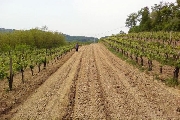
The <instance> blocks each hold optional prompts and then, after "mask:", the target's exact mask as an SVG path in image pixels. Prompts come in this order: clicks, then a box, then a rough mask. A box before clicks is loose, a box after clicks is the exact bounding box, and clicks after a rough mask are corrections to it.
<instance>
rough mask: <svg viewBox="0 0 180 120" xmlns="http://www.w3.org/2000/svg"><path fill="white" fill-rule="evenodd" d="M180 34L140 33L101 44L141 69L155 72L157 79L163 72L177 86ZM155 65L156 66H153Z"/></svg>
mask: <svg viewBox="0 0 180 120" xmlns="http://www.w3.org/2000/svg"><path fill="white" fill-rule="evenodd" d="M179 40H180V33H178V32H170V33H169V32H142V33H130V34H118V35H114V36H111V37H108V38H106V39H102V42H103V43H104V44H105V45H107V46H109V47H111V48H113V49H114V50H115V51H116V52H118V53H121V54H122V55H123V56H125V57H126V58H129V59H130V60H132V61H134V62H135V63H137V64H138V65H139V66H140V67H141V69H142V68H143V69H144V67H146V68H147V69H148V71H152V70H154V71H156V72H155V73H154V74H155V75H156V77H157V78H159V76H160V75H161V74H162V73H163V72H164V73H166V77H165V78H163V79H172V82H173V84H176V85H177V84H178V79H179V78H178V76H179V68H180V60H179V57H180V48H179V45H180V41H179ZM153 63H156V64H153Z"/></svg>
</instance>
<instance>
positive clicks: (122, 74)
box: [0, 44, 180, 120]
mask: <svg viewBox="0 0 180 120" xmlns="http://www.w3.org/2000/svg"><path fill="white" fill-rule="evenodd" d="M41 77H43V76H39V79H40V78H41ZM7 94H9V93H7ZM15 97H16V96H15ZM15 104H16V103H15ZM5 118H7V119H12V120H19V119H22V120H24V119H85V120H87V119H177V120H178V119H180V91H179V90H177V89H174V88H170V87H167V86H165V85H164V84H162V82H159V81H156V80H154V77H153V76H150V75H147V74H145V73H144V72H140V71H139V70H138V69H136V68H134V67H133V66H131V65H129V64H127V63H126V62H125V61H122V60H121V59H119V58H118V57H116V56H115V55H113V54H112V53H111V52H109V51H108V50H107V49H106V48H105V47H104V46H103V45H101V44H91V45H88V46H83V47H81V48H80V50H79V51H78V52H76V53H74V54H73V55H72V56H71V57H70V59H69V60H67V61H66V62H65V63H64V64H63V65H61V67H59V69H57V71H56V72H55V73H53V74H51V75H50V74H48V77H45V82H43V84H42V85H40V86H39V87H38V88H37V89H34V90H33V92H32V93H31V94H29V95H28V97H27V99H25V100H24V101H23V102H21V103H20V104H19V105H17V106H14V107H12V109H10V110H9V111H7V112H5V113H3V114H1V117H0V119H5Z"/></svg>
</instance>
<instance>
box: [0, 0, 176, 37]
mask: <svg viewBox="0 0 180 120" xmlns="http://www.w3.org/2000/svg"><path fill="white" fill-rule="evenodd" d="M160 1H163V2H173V3H175V2H176V0H0V28H6V29H18V30H28V29H32V28H36V27H39V28H41V27H42V26H47V27H48V30H50V31H58V32H62V33H64V34H68V35H76V36H88V37H98V38H100V37H104V36H109V35H112V34H117V33H119V31H120V30H123V31H125V32H127V31H128V28H126V27H125V21H126V18H127V16H128V15H129V14H131V13H133V12H137V11H139V10H140V9H141V8H143V7H146V6H148V7H149V8H151V6H154V4H159V3H160Z"/></svg>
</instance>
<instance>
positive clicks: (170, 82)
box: [165, 78, 178, 87]
mask: <svg viewBox="0 0 180 120" xmlns="http://www.w3.org/2000/svg"><path fill="white" fill-rule="evenodd" d="M165 84H166V85H168V86H170V87H175V86H177V85H178V81H177V80H175V79H173V78H168V79H166V80H165Z"/></svg>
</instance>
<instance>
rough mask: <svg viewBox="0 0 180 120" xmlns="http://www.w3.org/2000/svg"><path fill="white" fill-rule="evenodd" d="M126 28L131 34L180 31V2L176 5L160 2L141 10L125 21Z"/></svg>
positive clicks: (179, 0)
mask: <svg viewBox="0 0 180 120" xmlns="http://www.w3.org/2000/svg"><path fill="white" fill-rule="evenodd" d="M125 24H126V27H128V28H130V29H129V33H132V32H135V33H137V32H144V31H146V32H150V31H180V0H177V1H176V3H169V2H160V3H159V4H154V6H151V8H149V7H144V8H141V9H140V10H139V11H138V12H134V13H131V14H130V15H128V17H127V19H126V22H125Z"/></svg>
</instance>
